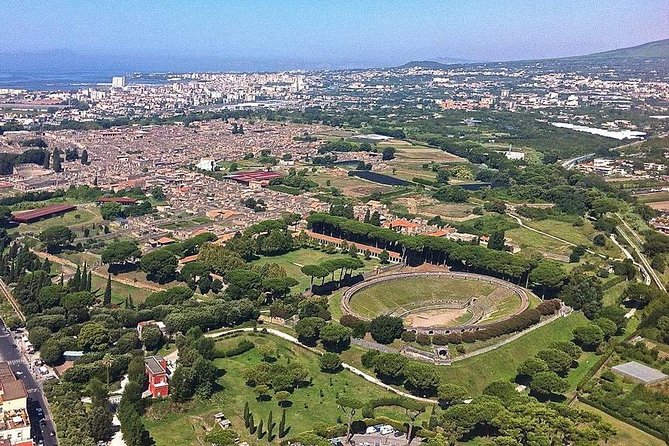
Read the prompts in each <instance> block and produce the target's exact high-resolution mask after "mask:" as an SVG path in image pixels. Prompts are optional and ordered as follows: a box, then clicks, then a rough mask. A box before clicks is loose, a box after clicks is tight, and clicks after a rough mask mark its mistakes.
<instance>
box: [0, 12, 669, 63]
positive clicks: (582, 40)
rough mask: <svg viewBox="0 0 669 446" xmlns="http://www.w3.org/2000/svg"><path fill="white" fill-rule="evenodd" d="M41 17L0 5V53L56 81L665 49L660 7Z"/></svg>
mask: <svg viewBox="0 0 669 446" xmlns="http://www.w3.org/2000/svg"><path fill="white" fill-rule="evenodd" d="M43 6H44V5H43V3H42V2H40V1H35V0H29V1H22V2H6V3H5V4H4V5H3V11H2V14H0V29H1V30H2V31H0V35H1V36H2V41H3V45H2V51H1V52H2V53H40V55H41V57H42V58H44V62H43V63H44V64H45V65H46V66H52V65H53V66H54V67H57V68H59V69H66V68H67V67H66V65H67V64H62V65H64V66H58V64H57V59H58V58H61V59H65V60H67V61H68V62H69V63H70V65H71V64H72V63H74V64H77V65H79V66H75V67H72V66H70V68H75V69H81V70H85V69H90V68H93V67H91V66H90V65H95V66H97V67H102V68H104V67H111V68H115V69H120V70H124V69H125V70H139V71H145V70H172V71H179V70H188V69H191V70H197V69H209V70H213V69H223V70H224V69H235V70H240V69H242V70H243V69H246V70H257V69H270V70H271V69H280V68H342V67H349V68H350V67H368V66H391V65H400V64H402V63H405V62H408V61H410V60H439V59H446V60H449V61H451V60H455V61H508V60H517V59H535V58H549V57H564V56H572V55H580V54H587V53H593V52H598V51H604V50H610V49H614V48H621V47H627V46H634V45H638V44H641V43H644V42H648V41H652V40H659V39H662V38H666V37H669V31H668V30H667V27H666V23H663V21H662V20H657V19H658V18H659V17H667V16H669V3H667V1H666V0H651V1H644V2H635V3H634V7H630V4H628V3H626V2H619V1H615V0H597V1H565V2H553V1H548V0H540V1H520V0H504V1H483V0H476V1H428V0H412V1H404V0H401V1H400V0H390V1H386V0H371V1H364V2H360V1H342V0H334V1H328V2H313V1H306V0H290V1H283V2H276V1H271V0H249V1H243V2H220V1H202V2H197V3H190V2H169V1H162V0H159V1H152V2H136V1H132V0H120V1H115V2H113V5H112V4H107V3H102V2H89V1H54V2H49V7H48V8H44V7H43ZM27 11H30V14H26V12H27ZM54 51H56V53H53V52H54ZM12 60H14V59H12V58H5V61H4V62H3V61H2V60H0V70H12V69H13V67H12V66H11V64H10V63H9V62H10V61H12ZM24 62H25V61H24ZM37 67H38V64H35V66H34V68H37ZM15 68H16V67H14V69H15ZM30 68H31V69H33V67H32V66H30Z"/></svg>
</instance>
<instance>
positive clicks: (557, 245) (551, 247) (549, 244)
mask: <svg viewBox="0 0 669 446" xmlns="http://www.w3.org/2000/svg"><path fill="white" fill-rule="evenodd" d="M504 235H505V236H507V237H509V238H510V239H511V240H512V242H513V243H515V244H517V245H518V246H520V250H521V253H522V254H528V255H531V254H542V253H544V252H549V253H553V254H556V255H560V256H568V255H569V253H570V252H571V249H572V248H571V247H570V246H569V245H567V244H566V243H563V242H561V241H559V240H555V239H553V238H550V237H546V236H545V235H542V234H538V233H536V232H534V231H530V230H529V229H527V228H515V229H511V230H509V231H506V232H505V234H504Z"/></svg>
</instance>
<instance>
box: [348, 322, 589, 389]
mask: <svg viewBox="0 0 669 446" xmlns="http://www.w3.org/2000/svg"><path fill="white" fill-rule="evenodd" d="M586 323H587V319H586V318H585V316H583V314H582V313H580V312H575V313H572V314H570V315H569V316H566V317H562V318H559V319H557V320H555V321H553V322H551V323H550V324H548V325H544V326H543V327H539V328H537V329H536V330H534V331H531V332H530V333H528V334H526V335H524V336H522V337H520V338H519V339H516V340H515V341H512V342H510V343H508V344H506V345H504V346H502V347H500V348H498V349H496V350H492V351H490V352H487V353H484V354H481V355H478V356H474V357H472V358H468V359H464V360H462V361H456V362H454V363H453V364H452V365H450V366H447V367H446V366H444V367H437V368H436V370H437V371H438V372H439V374H440V376H441V379H442V382H450V383H454V384H458V385H461V386H463V387H465V388H466V389H467V390H468V391H469V392H471V393H470V396H474V395H480V394H481V393H482V392H483V389H484V388H485V386H487V385H488V384H490V383H491V382H493V381H499V380H511V379H513V378H514V377H515V376H516V370H517V368H518V366H519V365H520V364H521V363H522V362H523V361H524V360H525V359H527V358H529V357H530V356H534V355H535V354H536V353H537V352H538V351H539V350H542V349H545V348H548V346H549V345H550V344H551V343H553V342H555V341H569V340H571V339H572V330H573V329H574V328H576V327H578V326H580V325H584V324H586ZM364 351H365V350H364V349H361V348H351V349H349V350H347V351H346V352H344V353H343V354H342V359H343V360H344V361H345V362H348V363H350V364H352V365H356V366H358V367H360V368H363V367H362V364H361V363H360V356H361V355H362V353H364ZM583 358H584V359H585V361H580V362H579V366H578V367H577V368H575V369H572V370H571V371H570V373H569V376H568V377H567V379H568V380H569V383H570V389H569V390H574V388H575V387H576V383H577V382H578V379H576V377H579V379H580V377H582V376H583V375H584V374H585V372H586V371H587V369H588V368H589V366H590V365H591V360H596V357H594V356H593V357H592V358H590V357H589V356H588V355H587V354H584V355H583ZM363 369H364V368H363Z"/></svg>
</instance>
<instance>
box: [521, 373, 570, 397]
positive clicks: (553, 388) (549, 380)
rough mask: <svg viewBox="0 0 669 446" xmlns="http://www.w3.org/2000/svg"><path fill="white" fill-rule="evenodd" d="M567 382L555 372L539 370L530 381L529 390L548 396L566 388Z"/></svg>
mask: <svg viewBox="0 0 669 446" xmlns="http://www.w3.org/2000/svg"><path fill="white" fill-rule="evenodd" d="M568 387H569V383H568V382H567V380H566V379H564V378H560V377H559V376H558V375H557V373H555V372H550V371H549V372H539V373H537V374H536V375H534V377H533V378H532V380H531V381H530V390H532V392H534V393H535V394H537V395H539V396H543V397H548V396H550V395H554V394H560V393H562V392H564V391H565V390H567V388H568Z"/></svg>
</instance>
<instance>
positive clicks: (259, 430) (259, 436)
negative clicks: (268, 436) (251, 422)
mask: <svg viewBox="0 0 669 446" xmlns="http://www.w3.org/2000/svg"><path fill="white" fill-rule="evenodd" d="M262 423H263V421H262V419H261V420H260V421H259V422H258V432H257V434H258V439H261V438H262V436H263V435H264V432H263V429H262Z"/></svg>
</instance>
